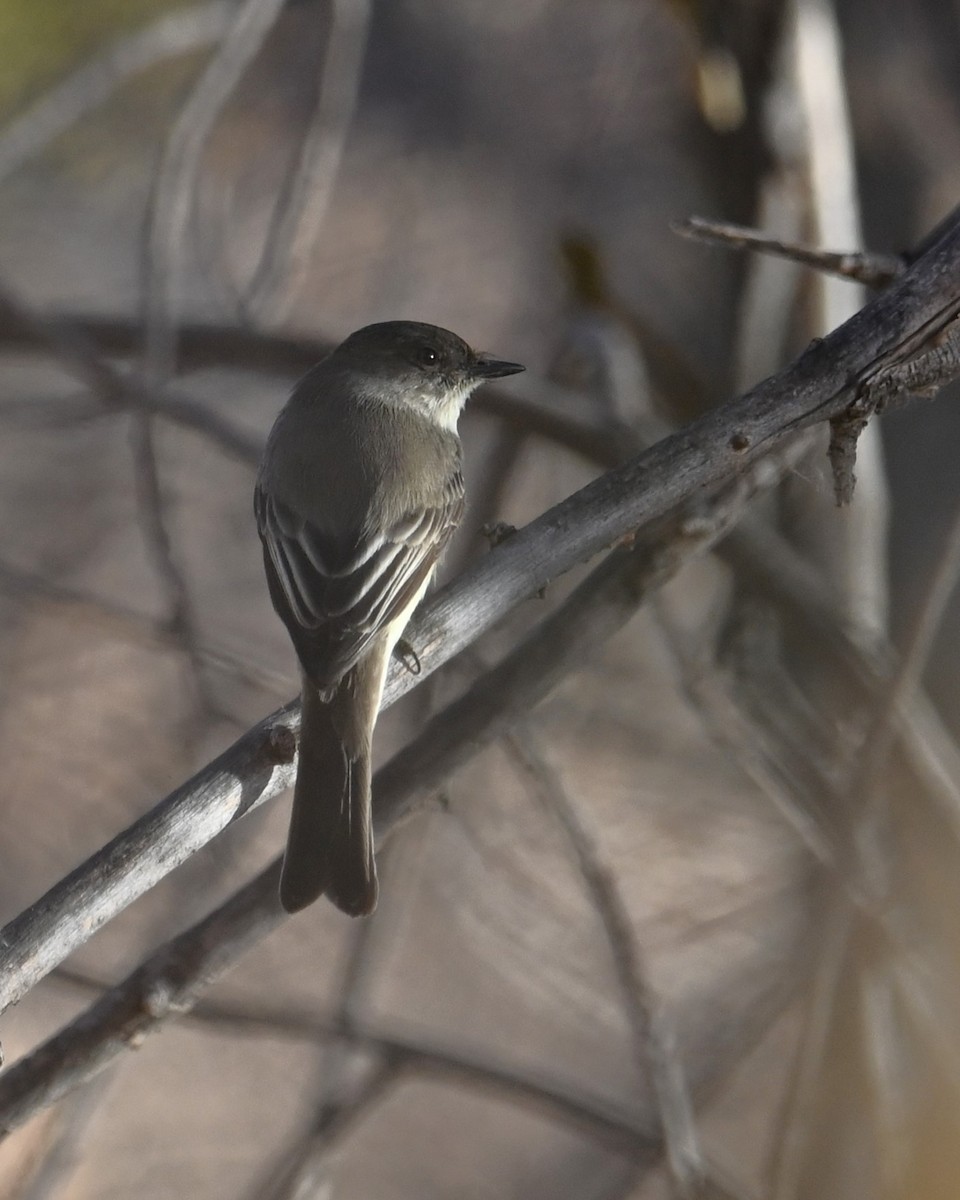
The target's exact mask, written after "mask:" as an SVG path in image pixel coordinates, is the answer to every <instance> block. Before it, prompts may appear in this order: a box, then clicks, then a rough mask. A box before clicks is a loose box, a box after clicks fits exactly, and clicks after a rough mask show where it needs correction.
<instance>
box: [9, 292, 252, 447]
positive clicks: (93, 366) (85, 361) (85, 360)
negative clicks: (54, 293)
mask: <svg viewBox="0 0 960 1200" xmlns="http://www.w3.org/2000/svg"><path fill="white" fill-rule="evenodd" d="M0 330H2V333H0V340H2V339H4V338H8V337H9V338H10V339H11V340H10V343H9V344H12V345H21V346H32V347H39V348H42V349H44V350H45V351H47V352H48V353H49V354H50V355H51V356H52V357H53V358H54V360H55V362H56V363H57V364H58V365H59V366H60V367H62V369H63V370H64V371H66V373H67V374H69V375H70V376H72V377H73V378H74V379H76V380H77V381H78V382H79V383H81V384H83V385H84V386H85V387H87V388H89V389H90V391H91V392H92V393H93V394H94V395H95V396H96V397H97V398H98V399H99V400H100V401H101V403H103V404H104V405H106V406H107V408H108V409H112V410H114V411H119V412H122V411H128V410H129V411H134V412H137V411H141V412H147V413H157V414H159V415H162V416H165V417H167V418H168V419H169V420H171V421H173V422H175V423H177V424H179V425H182V426H184V427H185V428H187V429H192V430H195V431H196V432H197V433H201V434H202V435H203V436H204V437H207V438H209V439H210V440H211V441H212V442H213V443H214V444H215V445H217V446H219V447H220V448H221V449H222V450H224V451H226V453H228V454H229V455H231V457H234V458H237V459H239V460H240V461H241V462H246V463H250V464H251V465H255V464H256V463H257V462H259V460H260V454H261V452H262V444H261V442H260V440H259V439H257V438H254V437H251V436H250V435H249V434H245V433H243V432H241V431H240V430H238V429H235V428H233V427H232V426H230V425H229V424H228V423H227V422H225V421H222V420H221V419H220V418H219V417H218V416H217V415H216V414H215V413H212V412H210V411H209V410H207V409H205V408H204V407H203V406H202V405H200V404H198V403H197V402H196V401H194V400H191V399H189V398H188V397H185V396H180V395H178V394H177V393H175V392H171V391H168V390H166V389H162V390H161V389H160V388H157V387H153V386H151V385H149V384H148V383H147V382H146V381H144V380H143V379H141V378H135V377H133V376H132V375H128V374H126V373H124V372H121V371H118V370H117V369H116V368H115V367H113V366H112V365H111V364H110V363H108V362H107V361H106V359H105V358H103V357H102V355H103V354H105V353H109V352H110V347H109V346H104V347H100V346H98V345H97V344H96V335H95V334H94V336H93V337H91V331H90V330H88V329H85V328H84V327H83V323H82V322H74V321H72V320H70V319H68V318H63V317H57V316H43V315H41V314H40V313H38V312H36V311H35V310H34V309H32V308H31V307H30V306H29V305H28V304H27V303H26V302H25V301H24V300H23V299H22V298H21V297H19V296H15V295H14V294H13V293H12V292H11V291H10V290H9V289H8V288H7V287H6V286H2V285H0ZM127 332H128V333H129V334H130V338H131V341H130V343H129V344H128V346H127V348H128V350H129V351H130V352H131V353H134V352H135V346H134V342H135V340H136V337H137V336H138V335H137V333H136V326H133V325H131V326H129V327H127Z"/></svg>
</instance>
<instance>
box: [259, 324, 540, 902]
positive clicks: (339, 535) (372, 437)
mask: <svg viewBox="0 0 960 1200" xmlns="http://www.w3.org/2000/svg"><path fill="white" fill-rule="evenodd" d="M522 369H523V368H522V367H520V366H519V365H517V364H515V363H506V362H499V361H497V360H493V359H490V358H487V357H485V356H482V355H478V354H476V353H475V352H474V351H473V350H471V349H470V347H469V346H468V345H467V344H466V342H464V341H462V339H460V338H458V337H457V336H456V335H455V334H453V333H450V332H448V331H447V330H443V329H438V328H437V327H436V326H432V325H422V324H420V323H417V322H408V321H391V322H386V323H384V324H381V325H370V326H367V327H366V328H364V329H361V330H359V331H358V332H357V333H354V334H352V335H351V336H350V337H349V338H347V340H346V341H345V342H343V343H342V344H341V345H340V346H339V347H338V348H337V349H336V350H335V351H334V352H333V353H332V354H330V355H329V356H328V357H327V358H326V359H324V361H323V362H322V363H320V364H319V366H317V367H315V368H314V369H313V370H312V371H310V372H309V373H308V374H307V375H306V376H305V377H304V378H303V379H302V380H301V381H300V383H299V384H298V385H297V387H296V389H295V390H294V392H293V395H292V396H291V398H290V400H289V402H288V403H287V405H286V407H285V408H284V409H283V411H282V412H281V413H280V415H279V417H278V418H277V421H276V423H275V425H274V427H273V430H272V431H271V433H270V437H269V439H268V441H267V447H266V450H265V452H264V457H263V461H262V463H261V466H260V472H259V475H258V478H257V486H256V492H255V501H254V507H255V512H256V517H257V527H258V530H259V533H260V538H261V541H262V543H263V556H264V565H265V568H266V574H267V583H268V586H269V589H270V596H271V599H272V601H273V605H274V608H275V609H276V611H277V613H278V614H279V616H280V618H281V619H282V620H283V622H284V624H285V625H286V627H287V631H288V632H289V634H290V637H291V640H292V641H293V645H294V648H295V649H296V652H297V656H298V658H299V660H300V667H301V682H302V708H303V716H302V726H301V736H300V761H299V766H298V772H297V780H296V785H295V788H294V799H293V813H292V817H291V823H290V833H289V837H288V841H287V850H286V855H285V858H284V865H283V874H282V878H281V885H280V897H281V902H282V904H283V906H284V908H286V909H287V911H289V912H295V911H297V910H299V909H301V908H304V907H306V905H308V904H310V903H311V902H312V901H313V900H315V899H316V898H317V897H318V896H319V895H321V894H322V893H324V892H326V893H327V894H328V895H329V897H330V899H331V900H332V901H333V902H334V903H335V904H336V905H337V906H338V907H340V908H341V909H343V910H344V911H345V912H348V913H351V914H352V915H360V914H364V913H369V912H372V911H373V909H374V907H375V906H376V901H377V877H376V868H375V864H374V857H373V835H372V821H371V811H370V752H371V736H372V732H373V726H374V723H375V721H376V716H377V711H378V709H379V706H380V699H381V693H382V689H383V681H384V678H385V675H386V670H387V666H388V665H389V659H390V654H391V651H392V650H393V647H394V645H395V644H396V641H397V639H398V638H399V636H400V634H401V633H402V631H403V627H404V626H405V625H406V623H407V621H408V620H409V617H410V615H411V613H412V611H413V609H414V608H415V607H416V605H417V603H418V602H419V600H420V598H421V597H422V595H423V593H424V591H425V590H426V588H427V586H428V584H429V582H430V578H431V576H432V574H433V571H434V569H435V567H436V563H437V560H438V558H439V557H440V555H441V553H442V551H443V549H444V547H445V546H446V544H447V543H448V541H449V540H450V538H451V536H452V535H453V532H454V530H455V529H456V527H457V525H458V524H459V522H460V519H461V516H462V514H463V479H462V476H461V471H460V463H461V453H460V439H459V437H458V436H457V432H456V421H457V417H458V416H459V413H460V409H461V408H462V406H463V403H464V401H465V400H466V398H467V396H468V395H469V394H470V392H471V391H472V390H473V389H474V388H475V387H476V386H477V385H478V384H479V383H481V382H483V380H484V379H487V378H496V377H498V376H501V375H508V374H512V373H514V372H515V371H519V370H522Z"/></svg>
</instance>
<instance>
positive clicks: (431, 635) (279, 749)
mask: <svg viewBox="0 0 960 1200" xmlns="http://www.w3.org/2000/svg"><path fill="white" fill-rule="evenodd" d="M958 310H960V220H958V219H957V216H956V214H955V219H954V221H953V223H952V224H951V225H950V226H949V227H948V228H947V230H946V232H945V233H944V235H943V236H942V238H941V240H940V241H938V242H937V243H935V244H934V245H933V246H932V247H931V248H930V249H929V250H928V251H927V253H926V254H925V255H923V256H922V257H921V258H919V259H918V260H917V261H916V262H915V263H914V264H913V265H912V266H911V267H910V268H909V269H908V270H907V271H905V272H904V274H903V276H902V277H901V278H900V279H898V280H897V281H896V282H895V283H894V284H893V285H892V286H891V287H890V289H888V291H886V292H884V293H882V294H881V295H880V296H878V297H877V298H876V299H875V300H873V301H872V302H871V304H869V305H868V306H867V307H866V308H865V309H863V310H862V311H861V312H859V313H857V314H856V315H855V316H854V317H853V318H852V319H851V320H850V321H848V322H846V323H845V324H844V325H843V326H841V327H840V328H839V329H837V330H835V331H834V332H833V333H832V334H830V335H828V337H826V338H824V339H823V340H822V341H819V342H816V343H814V344H813V345H812V346H811V347H810V348H809V349H808V350H807V351H806V352H805V353H804V354H802V355H801V356H800V357H799V358H798V359H797V360H796V361H795V362H794V363H793V364H791V365H790V366H788V367H787V368H786V369H785V370H784V371H782V372H780V373H779V374H777V375H775V376H773V377H772V378H771V379H769V380H767V381H766V382H764V383H762V384H760V385H759V386H758V387H757V388H754V389H753V390H752V391H751V392H749V393H747V394H746V395H745V396H743V397H741V398H740V399H738V400H734V401H732V402H730V403H729V404H727V405H725V406H723V407H721V408H720V409H718V410H716V411H714V412H712V413H710V414H708V415H707V416H705V417H703V418H701V419H700V420H698V421H696V422H694V423H693V424H691V425H690V426H688V427H687V428H686V429H685V430H682V431H680V432H679V433H676V434H673V435H672V436H670V437H668V438H665V439H663V440H662V441H661V442H659V443H658V444H657V445H655V446H653V447H652V448H651V449H650V450H648V451H646V452H644V453H643V454H640V455H638V456H637V457H636V458H634V459H632V460H631V461H630V462H628V463H626V464H625V465H624V466H623V467H621V468H619V469H617V470H614V471H611V472H609V473H608V474H606V475H604V476H602V477H601V478H599V479H597V480H595V481H594V482H593V483H591V484H589V485H588V486H587V487H585V488H583V489H581V490H580V491H579V492H577V493H575V494H574V495H573V496H570V497H568V499H566V500H565V501H563V502H562V503H561V504H559V505H557V506H556V507H555V508H553V509H551V510H549V511H548V512H547V513H545V514H544V515H543V516H541V517H540V518H538V519H537V520H536V521H533V522H532V523H531V524H530V525H528V526H526V527H525V528H524V529H522V530H519V531H518V532H517V533H515V534H514V535H513V536H511V537H509V538H508V539H506V540H505V541H504V542H502V543H501V544H500V545H498V546H497V547H496V548H495V549H494V550H493V551H492V552H491V553H490V554H489V555H488V556H487V557H486V558H484V559H483V560H481V561H480V562H479V563H477V564H476V565H474V566H473V567H471V568H470V569H469V570H468V571H466V572H465V573H464V574H463V575H461V576H460V577H459V578H458V579H456V580H455V581H453V582H452V583H451V584H450V585H448V586H447V587H446V588H444V589H443V590H442V591H440V592H439V593H438V594H437V595H436V596H435V597H434V598H433V600H432V602H431V603H430V604H429V605H428V606H427V607H426V608H425V610H424V612H423V613H422V615H421V616H420V617H419V618H418V620H417V621H416V622H415V625H414V627H413V629H412V632H411V637H412V639H413V640H414V642H415V644H416V646H417V653H418V656H419V658H420V661H421V667H422V673H421V676H420V678H425V677H426V676H427V675H429V674H430V673H431V672H432V671H434V670H435V669H436V668H437V667H438V666H439V665H441V663H443V662H445V661H447V659H449V658H451V657H452V656H453V655H454V654H456V653H458V652H459V651H460V650H462V649H463V648H464V647H465V646H466V645H468V644H469V643H470V642H471V641H473V640H475V639H476V638H477V637H479V636H480V634H481V633H483V632H484V631H485V630H487V629H489V628H490V627H491V626H492V625H493V624H494V623H495V622H496V621H498V620H499V619H500V618H501V617H502V616H503V615H504V614H505V613H507V612H508V611H510V609H511V608H513V607H514V606H516V605H517V604H518V603H520V602H521V601H523V600H525V599H528V598H529V597H531V596H534V595H536V594H537V593H538V592H539V591H541V590H542V589H543V588H544V587H546V586H547V585H548V584H549V583H550V582H551V581H552V580H553V579H555V578H557V577H558V576H559V575H561V574H562V573H563V572H565V571H567V570H569V569H570V568H572V567H573V566H576V565H577V564H579V563H580V562H582V561H583V560H585V559H587V558H589V557H590V556H592V555H593V554H596V553H597V552H598V551H600V550H602V549H603V548H604V547H606V546H609V545H610V544H611V543H613V542H615V541H616V540H618V539H622V538H624V537H627V536H632V535H633V534H634V532H635V531H636V530H637V529H638V528H643V529H645V530H648V531H649V530H651V527H652V526H653V524H654V522H656V521H657V520H658V519H661V518H663V517H664V516H665V515H667V514H669V513H670V512H671V511H673V510H675V509H676V508H677V507H678V506H679V505H681V504H682V503H683V502H685V501H686V502H688V503H689V502H691V501H696V500H697V499H698V498H699V497H701V496H702V495H703V493H704V491H705V489H710V488H716V487H717V486H718V485H720V484H721V483H723V482H724V481H729V480H731V479H735V478H737V477H738V476H739V475H741V474H742V473H743V472H744V471H745V469H746V467H747V466H748V465H749V464H750V463H756V462H758V460H760V459H762V458H763V457H764V456H765V455H768V454H769V453H770V452H771V451H772V450H774V449H775V448H777V447H778V446H781V445H783V444H784V443H786V442H789V440H790V439H791V437H792V435H794V434H795V433H796V432H797V431H798V430H799V429H802V428H805V427H808V426H811V425H813V424H815V423H817V422H818V421H823V420H827V419H830V418H831V417H833V416H835V415H837V414H839V413H842V412H843V411H844V409H845V407H846V406H847V405H848V404H849V403H850V402H851V399H852V398H853V396H854V394H855V391H856V388H857V386H858V385H859V383H860V382H861V381H862V380H864V379H868V378H870V377H871V376H872V375H873V374H875V373H876V372H877V371H878V370H881V369H883V368H884V367H885V366H887V365H889V363H891V362H892V361H897V360H899V359H900V358H901V357H904V356H909V353H910V352H912V350H913V349H914V348H915V346H916V345H917V344H918V343H922V342H923V340H924V339H925V338H929V337H930V336H931V332H932V331H935V330H936V329H938V328H940V327H941V326H943V325H944V324H945V323H946V322H948V321H949V320H950V319H952V317H953V316H954V315H955V313H956V312H957V311H958ZM764 470H765V464H764V463H762V462H759V463H758V466H757V473H758V477H759V478H762V476H763V474H764ZM769 474H770V480H769V481H768V482H770V481H773V480H775V479H776V478H778V477H779V472H778V470H777V469H776V468H775V467H773V466H770V467H769ZM756 486H761V485H760V483H759V481H757V482H756ZM731 525H732V521H728V522H727V525H726V528H729V527H730V526H731ZM725 531H726V530H724V532H725ZM681 532H682V533H683V536H685V537H686V538H687V539H688V540H690V539H691V538H693V540H694V541H696V538H695V536H694V535H695V532H696V526H695V525H692V524H690V523H689V522H688V525H687V526H686V528H685V529H684V530H682V531H681ZM717 536H720V535H719V534H717ZM714 540H716V537H713V538H712V539H711V544H712V541H714ZM681 544H682V543H681ZM644 546H645V549H646V551H647V552H648V553H649V552H650V545H649V543H644ZM660 552H661V554H662V555H667V556H668V557H669V555H670V554H671V553H672V554H673V555H674V556H675V557H677V556H679V557H680V558H681V559H682V557H683V556H682V554H681V553H680V551H679V550H678V547H677V545H676V544H673V545H672V546H670V545H668V546H666V547H661V551H660ZM557 644H563V643H557ZM550 653H551V655H553V656H554V657H555V656H556V644H555V645H554V646H553V647H551V648H550ZM412 682H413V681H412V680H411V679H410V678H409V677H407V676H405V675H404V673H403V672H402V670H400V669H395V670H394V672H393V674H392V676H391V679H390V684H389V690H388V695H387V699H388V702H389V701H392V700H394V699H396V698H397V697H398V696H399V695H400V694H401V693H402V692H404V691H406V690H407V689H408V688H409V687H410V686H412ZM490 703H491V705H495V698H491V699H490ZM297 716H298V714H297V706H296V705H295V704H290V705H288V706H287V707H286V708H284V709H281V710H280V711H279V712H278V713H276V714H274V715H273V716H272V717H270V718H267V720H265V721H263V722H261V723H260V725H258V726H256V727H255V728H254V729H253V730H251V731H250V732H249V733H248V734H247V735H245V736H244V737H243V738H241V739H240V741H239V742H237V743H236V744H235V745H234V746H233V747H232V748H231V749H229V750H227V751H226V752H225V753H224V754H223V755H221V756H220V758H219V759H217V760H216V761H215V762H214V763H212V764H211V765H210V766H209V767H207V768H206V769H205V770H204V771H202V772H201V773H200V774H199V775H198V776H197V777H195V779H194V780H191V781H190V782H188V783H186V784H185V785H184V786H183V787H182V788H180V789H179V790H178V791H177V792H175V793H174V794H173V796H171V797H170V798H169V799H168V800H167V801H166V802H164V803H163V804H162V805H160V806H158V808H156V809H155V810H154V811H153V812H152V813H150V814H148V815H147V816H146V817H144V818H143V819H142V820H141V821H140V822H138V823H137V824H136V825H134V826H133V827H131V829H130V830H129V831H128V832H127V833H124V834H121V835H120V836H119V837H118V838H116V839H114V841H113V842H112V843H110V845H109V846H107V847H106V848H105V849H104V850H103V851H102V852H101V854H100V855H97V856H94V858H93V859H91V860H90V861H89V862H88V863H87V864H85V865H83V866H81V867H79V868H78V869H77V870H76V871H75V872H73V874H72V875H70V876H69V877H68V878H67V879H66V880H64V881H63V882H62V883H60V884H58V885H57V886H56V887H55V888H53V889H52V890H51V891H50V892H49V893H48V894H47V896H45V897H44V898H43V899H42V900H41V901H39V902H38V903H37V904H36V905H34V906H33V908H32V909H31V910H29V911H28V912H26V913H24V914H22V915H21V916H20V917H19V918H17V919H16V920H15V921H13V922H11V923H10V925H8V926H7V927H6V928H5V929H4V930H2V931H0V1007H6V1006H7V1005H8V1004H10V1003H12V1002H14V1001H15V1000H17V999H19V998H20V997H21V996H22V995H24V994H25V992H26V991H28V990H29V988H30V987H31V986H32V985H33V983H35V982H36V980H37V979H39V978H42V977H43V975H44V974H46V973H47V972H48V971H49V970H50V969H51V968H52V967H53V966H54V965H56V963H57V962H59V961H62V959H63V958H64V957H65V956H66V955H67V954H69V953H70V952H71V951H72V950H73V949H75V948H76V946H78V945H80V944H82V943H83V942H84V941H85V940H86V939H87V938H88V937H90V936H91V935H92V933H93V932H94V931H95V930H96V929H97V928H99V927H100V926H101V925H102V924H103V923H104V922H105V921H107V920H109V919H110V917H112V916H113V915H115V913H116V912H118V911H120V909H121V908H123V907H124V906H125V905H126V904H128V903H130V902H131V900H133V899H134V898H135V897H136V896H138V895H140V894H142V893H143V892H144V891H146V890H147V889H148V888H150V887H151V886H153V884H154V883H156V882H157V881H158V880H159V879H160V878H162V877H163V875H165V874H166V873H167V872H168V871H170V870H172V869H173V867H175V866H176V865H178V864H179V863H180V862H182V861H184V859H186V858H187V857H188V856H189V855H190V854H192V853H193V852H194V851H195V850H196V849H198V848H199V846H201V845H203V844H205V843H206V842H207V841H209V840H210V838H212V837H213V836H215V835H216V833H218V832H219V831H220V830H221V829H223V828H224V827H225V826H226V825H227V824H229V823H230V821H232V820H234V819H235V818H236V817H238V816H239V815H242V813H244V812H246V811H248V810H249V808H250V807H252V806H253V805H254V804H257V803H261V802H262V801H264V800H266V799H268V798H270V797H272V796H274V795H276V794H278V793H279V792H280V791H282V790H283V789H284V788H285V787H287V786H289V784H290V782H291V779H292V775H293V768H292V760H293V741H294V738H293V732H294V730H295V729H296V724H297ZM494 716H496V713H495V714H494ZM417 745H418V743H414V747H416V746H417ZM405 755H406V756H407V758H408V759H410V760H411V761H412V760H415V759H416V756H417V752H416V750H415V749H414V748H411V747H408V749H407V751H404V752H402V753H401V755H400V756H398V758H399V759H400V760H404V756H405ZM397 761H398V760H394V763H396V762H397ZM446 769H447V768H445V770H446ZM428 775H429V772H427V774H425V775H424V777H423V778H422V779H421V780H420V781H418V788H419V791H420V792H421V793H422V791H423V790H424V789H426V791H427V792H429V791H430V790H431V789H432V788H433V787H434V786H435V785H436V782H437V778H436V776H434V777H433V780H432V781H431V779H430V778H428ZM439 778H442V773H441V774H440V776H439ZM410 802H412V800H407V801H404V804H403V805H401V807H406V806H407V804H408V803H410ZM397 803H399V802H397ZM396 815H397V812H396V808H395V806H394V807H391V803H390V802H389V801H388V802H387V803H386V804H384V805H381V808H380V819H381V828H383V827H384V824H383V822H387V823H389V822H390V821H392V820H393V819H395V817H396Z"/></svg>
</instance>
